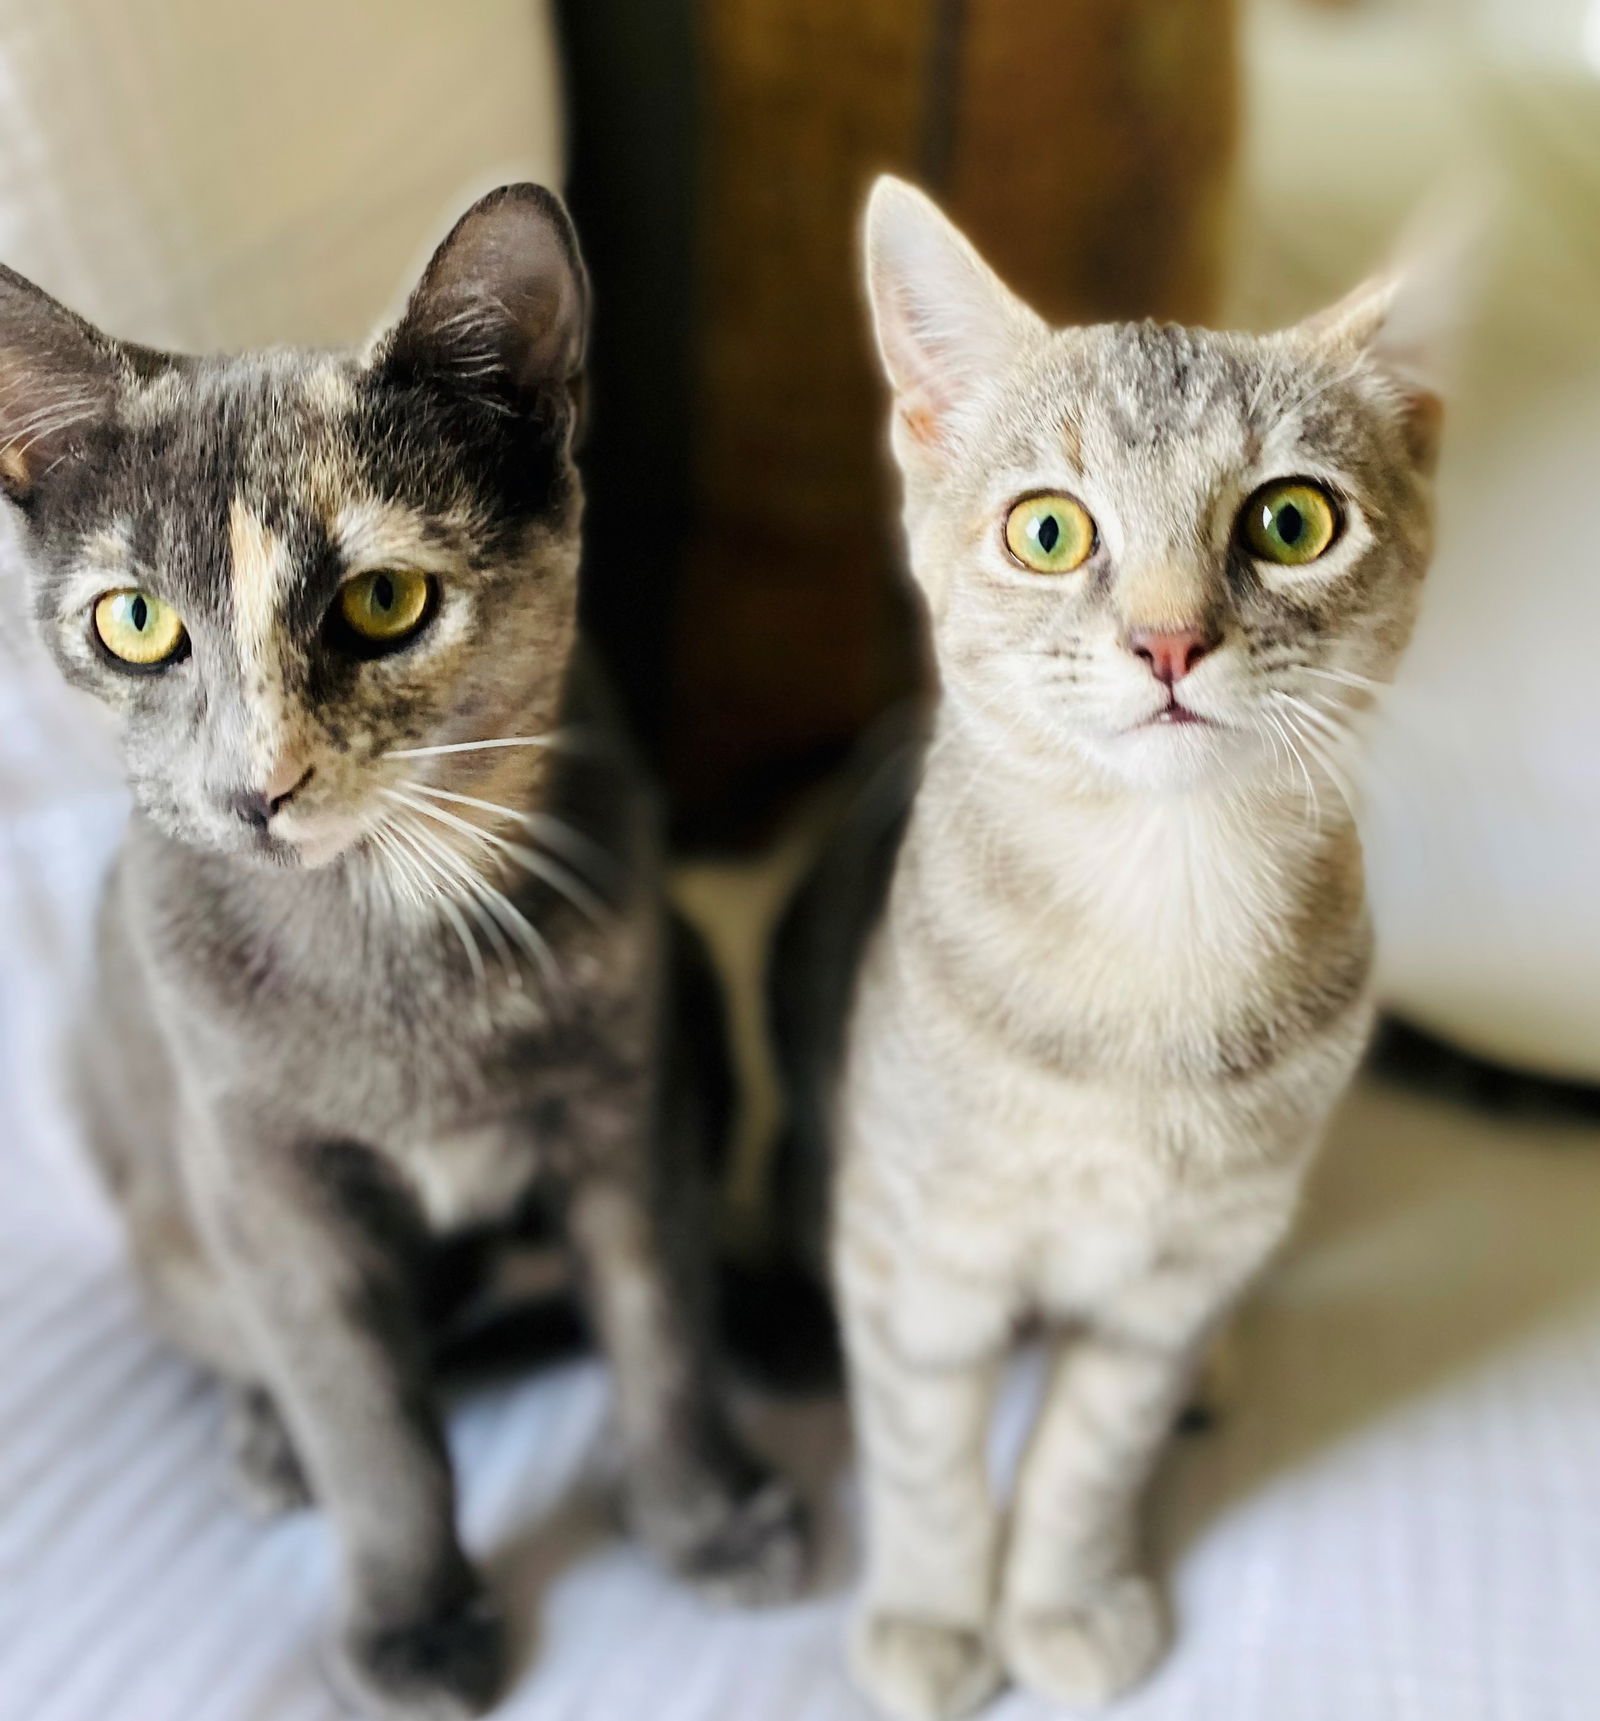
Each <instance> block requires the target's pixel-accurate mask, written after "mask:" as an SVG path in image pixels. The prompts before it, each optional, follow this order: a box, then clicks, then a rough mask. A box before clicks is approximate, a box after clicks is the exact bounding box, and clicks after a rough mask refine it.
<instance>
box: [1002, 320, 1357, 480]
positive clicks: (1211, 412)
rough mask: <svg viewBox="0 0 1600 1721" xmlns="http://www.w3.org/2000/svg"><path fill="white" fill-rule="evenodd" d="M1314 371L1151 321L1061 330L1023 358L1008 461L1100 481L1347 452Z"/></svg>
mask: <svg viewBox="0 0 1600 1721" xmlns="http://www.w3.org/2000/svg"><path fill="white" fill-rule="evenodd" d="M1324 368H1325V367H1323V366H1321V365H1319V364H1318V363H1317V362H1316V361H1315V360H1314V359H1313V358H1311V357H1310V356H1308V355H1307V354H1306V353H1303V352H1299V351H1296V350H1293V349H1292V348H1290V347H1289V346H1286V345H1285V343H1284V342H1283V341H1282V339H1281V338H1278V337H1273V336H1255V335H1248V334H1237V333H1226V332H1218V331H1214V330H1209V329H1192V328H1184V327H1178V326H1174V325H1170V324H1158V323H1131V324H1106V325H1101V326H1096V327H1089V328H1081V329H1069V330H1064V331H1061V332H1060V333H1058V334H1056V335H1054V336H1052V338H1051V340H1050V342H1049V344H1048V346H1047V347H1046V349H1045V350H1044V351H1043V352H1042V353H1037V354H1035V356H1034V361H1033V365H1032V367H1031V369H1030V371H1029V373H1028V375H1027V376H1026V378H1025V379H1024V381H1023V388H1022V395H1021V398H1020V399H1018V400H1016V402H1015V404H1016V406H1017V408H1018V409H1019V410H1018V412H1017V415H1016V417H1015V419H1014V421H1013V423H1012V424H1011V425H1010V427H1009V430H1010V433H1011V434H1010V436H1009V438H1008V440H1009V444H1010V446H1009V448H1008V451H1007V452H1008V454H1009V455H1010V456H1011V457H1012V458H1013V459H1023V458H1026V457H1029V456H1032V457H1034V458H1038V457H1039V456H1041V455H1044V456H1046V457H1050V458H1054V457H1055V456H1056V455H1057V454H1058V453H1063V452H1064V454H1065V455H1066V458H1067V459H1068V461H1069V462H1070V463H1071V464H1073V465H1075V466H1078V467H1080V468H1084V469H1089V468H1093V469H1095V470H1097V471H1099V472H1101V473H1103V474H1107V475H1111V474H1114V473H1115V472H1116V470H1118V469H1119V468H1126V469H1128V470H1130V471H1135V472H1140V473H1144V472H1146V471H1149V470H1152V469H1154V468H1157V467H1165V466H1167V465H1169V464H1170V465H1176V466H1177V467H1179V468H1182V467H1185V466H1187V467H1190V468H1193V469H1195V470H1196V471H1197V472H1199V471H1200V470H1202V469H1203V470H1208V471H1209V470H1212V469H1216V468H1229V467H1236V466H1241V465H1249V464H1250V463H1252V462H1254V461H1255V460H1257V459H1258V458H1260V457H1261V456H1262V455H1263V453H1264V452H1274V453H1279V454H1281V455H1283V456H1290V455H1292V453H1293V452H1294V450H1295V449H1296V448H1299V447H1308V448H1309V447H1317V448H1320V449H1321V451H1322V452H1324V453H1326V454H1327V455H1328V456H1329V457H1330V458H1333V457H1337V456H1339V455H1341V454H1349V453H1352V452H1353V451H1354V449H1355V447H1356V445H1357V444H1359V442H1360V440H1361V438H1360V434H1359V432H1360V425H1359V422H1358V421H1357V419H1358V415H1356V416H1353V415H1352V414H1351V413H1350V412H1349V410H1348V403H1347V402H1346V401H1345V400H1344V399H1343V398H1342V396H1341V395H1340V393H1339V390H1338V387H1337V385H1338V383H1339V381H1340V380H1341V379H1340V378H1339V377H1338V376H1336V375H1334V374H1333V373H1331V372H1330V373H1329V374H1328V375H1326V376H1324V375H1323V374H1322V372H1323V370H1324Z"/></svg>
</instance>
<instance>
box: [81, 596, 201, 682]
mask: <svg viewBox="0 0 1600 1721" xmlns="http://www.w3.org/2000/svg"><path fill="white" fill-rule="evenodd" d="M94 631H95V633H96V634H97V635H98V636H99V640H100V643H101V644H102V645H103V646H104V647H105V648H106V650H107V651H108V652H110V653H111V655H112V656H113V657H114V658H116V659H117V661H118V662H119V663H125V664H127V665H128V666H129V667H130V668H133V669H160V668H161V667H162V665H163V664H167V663H171V662H172V661H173V659H174V658H176V657H177V656H178V654H179V653H180V652H181V651H182V650H183V648H184V646H185V645H186V644H187V643H188V639H189V635H188V633H187V632H186V631H185V629H184V625H183V618H182V617H181V616H180V615H179V614H178V612H177V611H176V610H175V609H174V608H173V607H172V605H171V604H168V603H163V602H162V601H161V599H160V598H158V597H153V596H152V595H151V594H150V593H149V592H142V591H140V590H138V589H137V588H136V587H130V588H128V589H126V590H123V591H116V592H107V593H106V594H105V596H104V597H102V598H100V599H99V600H98V601H97V602H96V604H95V606H94Z"/></svg>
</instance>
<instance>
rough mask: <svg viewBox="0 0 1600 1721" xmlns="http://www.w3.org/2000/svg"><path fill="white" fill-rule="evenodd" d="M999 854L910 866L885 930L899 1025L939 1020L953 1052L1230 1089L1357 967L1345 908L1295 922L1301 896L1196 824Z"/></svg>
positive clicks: (973, 853) (984, 851)
mask: <svg viewBox="0 0 1600 1721" xmlns="http://www.w3.org/2000/svg"><path fill="white" fill-rule="evenodd" d="M1163 821H1164V822H1163ZM1008 836H1009V838H1010V841H1009V843H1008V844H1006V845H1003V846H1000V855H1001V859H1000V860H999V861H996V860H995V858H994V855H995V850H996V846H997V845H995V844H994V843H993V842H992V841H991V840H984V839H979V838H976V837H974V838H971V839H969V840H968V841H966V842H965V843H963V844H960V845H956V846H955V848H954V852H951V853H947V854H944V855H934V856H931V857H929V859H928V860H927V861H926V862H925V863H923V864H920V865H919V864H917V862H916V860H915V859H914V861H913V866H912V868H911V885H912V890H911V892H910V893H909V894H910V895H911V898H912V900H911V902H910V903H909V911H908V912H906V913H903V914H901V915H899V916H898V923H897V924H894V925H893V926H892V927H891V937H892V938H893V939H894V940H895V942H896V945H897V948H898V950H899V952H900V964H899V965H900V966H901V968H902V969H904V970H905V971H906V974H907V977H908V978H909V980H910V983H911V985H912V987H913V988H920V989H921V990H922V991H923V992H924V993H925V994H926V997H925V999H924V1000H922V1001H919V1002H918V1003H916V1004H915V1005H914V1006H913V1008H914V1009H915V1010H916V1012H917V1013H918V1014H919V1015H921V1016H922V1017H923V1018H924V1021H925V1024H926V1026H927V1027H928V1028H929V1029H930V1031H932V1032H934V1033H935V1034H938V1033H939V1029H938V1027H937V1026H936V1023H937V1020H938V1018H939V1017H940V1016H941V1014H942V1015H943V1016H944V1017H945V1018H946V1020H945V1023H944V1037H945V1038H946V1039H947V1040H948V1043H949V1045H950V1046H951V1047H952V1048H953V1047H954V1046H955V1045H956V1044H957V1043H958V1042H959V1041H960V1040H961V1039H962V1037H963V1035H965V1036H967V1037H969V1038H970V1039H972V1040H973V1041H975V1042H981V1041H982V1040H985V1039H987V1040H990V1041H992V1042H994V1043H996V1044H998V1045H1002V1046H1005V1047H1007V1048H1009V1049H1010V1050H1012V1051H1013V1052H1016V1053H1018V1054H1020V1055H1022V1056H1023V1057H1025V1058H1027V1059H1030V1060H1031V1061H1033V1062H1036V1063H1038V1064H1040V1065H1042V1066H1045V1067H1048V1068H1050V1069H1052V1070H1055V1071H1057V1072H1061V1073H1065V1074H1077V1075H1080V1076H1082V1077H1085V1078H1090V1079H1092V1078H1094V1077H1096V1076H1103V1075H1108V1074H1111V1073H1114V1072H1120V1073H1122V1074H1123V1075H1127V1076H1133V1075H1142V1076H1144V1077H1146V1078H1149V1079H1180V1080H1204V1079H1209V1078H1213V1077H1223V1076H1230V1075H1238V1074H1241V1073H1245V1072H1249V1071H1251V1070H1253V1069H1255V1068H1257V1067H1259V1066H1260V1065H1261V1063H1262V1062H1264V1061H1265V1060H1266V1059H1268V1058H1269V1057H1270V1056H1272V1055H1273V1053H1274V1050H1275V1046H1276V1043H1277V1041H1278V1040H1279V1038H1280V1036H1281V1031H1282V1029H1283V1027H1284V1026H1285V1024H1287V1023H1288V1022H1290V1021H1291V1020H1292V1019H1295V1018H1297V1017H1299V1016H1302V1015H1305V1014H1306V1011H1307V1007H1308V1006H1309V1005H1312V1004H1314V1003H1315V1000H1316V997H1317V994H1318V992H1319V990H1320V989H1321V988H1323V987H1325V986H1326V985H1328V984H1330V981H1331V979H1332V977H1333V975H1334V970H1335V969H1337V970H1338V977H1337V985H1338V986H1339V987H1344V986H1345V985H1346V980H1345V978H1344V969H1345V968H1346V967H1347V966H1350V964H1347V963H1346V962H1345V956H1346V953H1347V952H1348V953H1350V954H1351V957H1352V962H1354V959H1355V958H1356V957H1359V955H1360V953H1361V952H1362V950H1363V949H1364V945H1363V930H1364V923H1362V922H1361V920H1360V918H1359V916H1356V917H1348V916H1346V915H1345V913H1344V911H1345V908H1346V907H1347V903H1346V902H1345V901H1344V900H1343V899H1341V900H1340V901H1339V902H1337V903H1334V904H1332V905H1331V907H1330V909H1329V912H1328V913H1327V914H1317V913H1313V914H1309V915H1308V914H1307V913H1306V912H1305V911H1304V903H1305V898H1306V895H1307V885H1306V883H1305V881H1304V880H1302V879H1299V878H1297V877H1296V876H1295V874H1294V872H1293V869H1292V868H1289V867H1286V866H1285V864H1284V857H1283V856H1282V855H1280V854H1277V853H1274V852H1273V848H1272V846H1271V844H1270V843H1268V842H1265V841H1263V842H1261V843H1257V844H1251V843H1249V842H1244V843H1240V842H1237V841H1235V842H1232V843H1229V842H1226V841H1224V840H1223V838H1222V835H1221V834H1220V833H1219V832H1218V831H1217V830H1215V829H1213V828H1210V827H1208V825H1207V823H1206V821H1205V820H1204V819H1203V818H1201V817H1199V816H1197V815H1190V814H1183V813H1179V814H1175V815H1174V814H1171V813H1168V812H1166V811H1165V810H1163V813H1162V816H1161V818H1157V817H1155V816H1152V817H1151V818H1150V820H1149V821H1148V822H1147V823H1141V822H1128V823H1124V824H1118V825H1113V826H1110V827H1109V828H1103V829H1098V830H1097V829H1095V828H1093V827H1092V826H1091V827H1090V828H1088V829H1082V828H1078V827H1076V826H1075V825H1073V824H1072V823H1071V821H1068V820H1063V821H1060V822H1051V821H1049V820H1048V819H1045V818H1040V819H1037V820H1036V821H1035V822H1034V823H1033V824H1032V825H1031V826H1030V825H1028V824H1023V825H1022V826H1021V828H1020V829H1018V830H1016V831H1013V832H1010V833H1008ZM1356 900H1357V902H1359V871H1358V870H1357V873H1356ZM1356 965H1358V964H1356ZM1311 1013H1312V1014H1313V1015H1314V1014H1315V1009H1313V1010H1312V1011H1311ZM958 1023H959V1024H960V1026H959V1027H958V1026H957V1024H958Z"/></svg>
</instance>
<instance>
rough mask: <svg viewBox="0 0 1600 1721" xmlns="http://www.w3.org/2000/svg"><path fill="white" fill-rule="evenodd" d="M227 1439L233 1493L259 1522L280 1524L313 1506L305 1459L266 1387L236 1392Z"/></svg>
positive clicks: (228, 1423) (229, 1406)
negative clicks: (266, 1520)
mask: <svg viewBox="0 0 1600 1721" xmlns="http://www.w3.org/2000/svg"><path fill="white" fill-rule="evenodd" d="M224 1438H225V1439H226V1441H227V1445H228V1456H229V1458H230V1459H231V1460H232V1464H233V1482H234V1487H235V1489H236V1491H237V1492H238V1494H239V1496H240V1498H241V1499H242V1500H243V1501H244V1503H245V1505H246V1506H247V1507H248V1508H249V1510H250V1511H251V1512H253V1513H254V1514H255V1515H256V1516H257V1517H258V1518H275V1517H277V1516H278V1515H279V1514H281V1513H283V1512H295V1511H298V1510H300V1508H301V1507H304V1506H309V1505H310V1504H311V1487H310V1484H309V1483H308V1482H307V1481H306V1473H305V1471H304V1470H303V1469H302V1468H301V1464H300V1455H299V1453H297V1452H296V1451H295V1449H294V1442H293V1441H292V1440H291V1439H290V1438H289V1430H288V1429H287V1428H285V1427H284V1425H283V1418H282V1416H280V1415H279V1413H278V1407H277V1405H276V1404H275V1403H273V1401H272V1397H271V1395H270V1394H269V1393H268V1392H267V1391H266V1389H265V1388H264V1387H259V1386H241V1387H236V1388H235V1389H234V1390H233V1392H232V1395H231V1399H230V1402H229V1405H228V1414H227V1421H226V1423H225V1425H224Z"/></svg>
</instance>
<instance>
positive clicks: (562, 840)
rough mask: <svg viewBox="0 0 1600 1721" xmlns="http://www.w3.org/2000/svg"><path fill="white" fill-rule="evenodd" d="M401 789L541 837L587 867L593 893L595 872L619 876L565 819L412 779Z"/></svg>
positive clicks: (615, 866) (597, 847) (618, 870)
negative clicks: (489, 815)
mask: <svg viewBox="0 0 1600 1721" xmlns="http://www.w3.org/2000/svg"><path fill="white" fill-rule="evenodd" d="M401 787H403V788H405V789H408V790H410V791H411V793H412V794H416V795H425V796H427V797H428V798H429V799H430V800H436V801H450V802H452V803H454V804H455V805H457V806H462V807H476V808H477V809H478V811H479V812H483V813H497V814H499V815H500V817H502V818H506V819H510V820H511V821H512V822H513V823H515V824H518V825H520V826H521V827H522V828H523V829H524V830H525V831H527V832H528V833H529V834H530V835H532V836H534V837H537V838H540V839H541V840H542V841H543V842H544V843H545V845H546V847H548V848H552V849H554V848H564V849H565V850H566V851H567V853H568V855H569V856H570V857H571V858H572V864H573V865H574V866H578V865H588V866H589V867H590V868H591V869H592V871H591V873H590V875H589V878H588V881H587V882H588V883H590V884H591V885H593V886H594V887H595V889H596V890H598V889H600V888H601V881H600V879H599V878H598V877H596V876H595V874H596V873H598V872H600V871H602V870H603V871H604V872H606V873H608V874H609V875H610V876H611V878H612V879H614V880H617V879H620V878H621V877H622V868H621V867H620V866H619V865H618V864H617V862H616V860H615V858H614V857H613V856H611V855H609V854H607V853H606V851H605V850H604V849H603V848H601V847H600V845H599V844H598V843H596V842H593V841H591V840H590V839H589V838H588V837H586V836H585V835H584V834H583V832H582V831H579V830H576V829H575V828H574V827H573V826H571V825H569V824H568V823H567V822H566V821H565V820H564V819H558V818H556V817H555V816H554V815H553V814H551V813H541V812H518V811H517V810H516V808H515V807H507V806H502V805H501V804H500V802H498V801H486V800H484V799H483V798H482V797H481V796H478V795H462V794H458V793H457V792H456V791H455V790H453V789H441V788H438V787H436V786H435V785H434V784H432V783H419V782H417V781H415V780H414V779H407V781H406V782H405V783H403V784H402V785H401ZM579 857H581V859H580V858H579Z"/></svg>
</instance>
